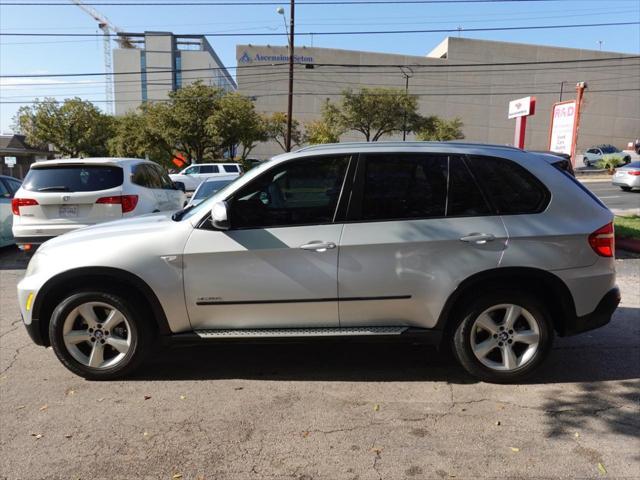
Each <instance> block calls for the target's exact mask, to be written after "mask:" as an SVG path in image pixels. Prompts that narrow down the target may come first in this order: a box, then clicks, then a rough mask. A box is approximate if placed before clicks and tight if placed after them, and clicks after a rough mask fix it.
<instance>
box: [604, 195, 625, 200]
mask: <svg viewBox="0 0 640 480" xmlns="http://www.w3.org/2000/svg"><path fill="white" fill-rule="evenodd" d="M620 197H622V195H614V196H612V197H598V198H599V199H600V200H605V199H607V198H620Z"/></svg>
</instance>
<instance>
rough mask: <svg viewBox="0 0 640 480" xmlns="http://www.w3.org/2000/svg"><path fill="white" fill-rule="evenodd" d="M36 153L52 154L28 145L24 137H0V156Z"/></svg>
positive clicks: (14, 135) (16, 135) (15, 135)
mask: <svg viewBox="0 0 640 480" xmlns="http://www.w3.org/2000/svg"><path fill="white" fill-rule="evenodd" d="M38 153H47V154H50V153H53V152H51V151H49V150H45V149H42V148H36V147H32V146H31V145H28V144H27V142H26V139H25V136H24V135H18V134H13V135H0V155H11V154H15V155H33V154H38Z"/></svg>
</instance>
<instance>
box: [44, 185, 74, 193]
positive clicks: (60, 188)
mask: <svg viewBox="0 0 640 480" xmlns="http://www.w3.org/2000/svg"><path fill="white" fill-rule="evenodd" d="M38 191H39V192H68V191H69V187H65V186H64V185H54V186H52V187H42V188H39V189H38Z"/></svg>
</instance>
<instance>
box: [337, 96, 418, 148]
mask: <svg viewBox="0 0 640 480" xmlns="http://www.w3.org/2000/svg"><path fill="white" fill-rule="evenodd" d="M326 108H327V109H328V110H329V111H331V112H332V114H333V115H335V116H336V119H338V120H339V123H340V124H341V126H342V127H343V128H344V129H345V130H355V131H356V132H360V133H362V134H363V135H364V137H365V139H366V141H367V142H376V141H378V140H379V139H380V137H382V136H383V135H389V134H391V133H393V132H398V131H402V129H403V127H404V124H405V118H406V119H407V125H408V127H410V124H411V123H413V122H414V121H415V120H416V119H418V118H419V115H418V113H417V109H418V101H417V99H416V97H413V96H410V95H407V94H406V93H405V92H404V91H402V90H397V89H393V88H363V89H362V90H360V92H353V91H351V90H345V91H344V92H343V98H342V100H341V102H340V103H339V104H338V105H334V104H328V105H327V107H326ZM408 129H410V128H408Z"/></svg>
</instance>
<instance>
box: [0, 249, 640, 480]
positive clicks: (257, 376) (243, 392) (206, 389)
mask: <svg viewBox="0 0 640 480" xmlns="http://www.w3.org/2000/svg"><path fill="white" fill-rule="evenodd" d="M617 266H618V270H619V283H620V286H621V288H622V291H623V303H622V304H621V306H620V308H619V309H618V311H617V312H616V314H615V317H614V320H613V322H612V323H611V324H609V325H608V326H606V327H604V328H602V329H600V330H597V331H594V332H590V333H587V334H583V335H581V336H577V337H573V338H567V339H559V340H558V341H557V342H556V346H555V348H554V350H553V352H552V354H551V357H550V359H549V361H548V362H547V363H546V365H545V366H544V367H543V368H542V370H541V371H540V372H539V374H538V375H537V376H536V377H534V378H532V379H531V381H530V382H529V383H527V384H523V385H516V386H499V385H491V384H485V383H478V382H476V381H474V380H473V379H472V378H470V377H469V376H467V375H466V374H465V373H464V372H463V371H462V369H461V368H460V367H458V366H457V365H456V364H455V363H454V362H453V361H452V360H451V359H449V358H448V357H447V356H446V355H443V354H440V353H438V352H436V351H435V350H432V349H429V348H426V347H418V346H402V345H375V344H369V345H366V344H365V345H352V344H347V345H341V344H330V345H322V344H315V345H287V346H282V345H279V346H278V345H263V346H255V345H254V346H239V345H235V346H224V347H222V346H216V347H213V346H212V347H206V348H197V349H178V350H172V351H163V352H160V353H158V354H157V355H156V356H155V357H154V358H153V359H151V360H150V361H149V362H148V363H147V364H146V365H144V367H143V368H142V370H140V371H139V373H138V374H137V375H136V376H135V377H134V378H131V379H128V380H126V381H118V382H88V381H85V380H83V379H81V378H79V377H76V376H74V375H72V374H71V373H70V372H68V371H67V370H66V369H64V367H62V365H61V364H59V363H58V361H57V360H56V359H55V356H54V354H53V351H52V350H50V349H45V348H42V347H37V346H35V345H34V344H33V343H31V341H30V339H29V338H28V336H27V333H26V331H25V329H24V327H23V326H22V325H21V320H20V316H19V312H18V308H17V305H16V298H15V288H14V287H15V284H16V282H17V281H18V279H19V278H20V276H21V275H22V274H23V270H22V269H23V268H24V261H23V260H22V259H21V258H20V257H19V256H17V255H16V254H15V253H14V252H13V251H12V250H11V251H10V250H6V249H5V250H4V251H2V252H0V287H1V289H0V478H3V479H5V478H6V479H34V478H51V479H54V478H55V479H58V478H60V479H121V478H123V479H124V478H127V479H132V478H145V479H162V478H166V479H172V478H176V479H177V478H183V479H214V478H215V479H225V478H242V479H244V478H257V479H263V478H294V479H356V478H358V479H381V478H385V479H387V478H388V479H398V478H407V479H412V478H416V479H418V478H436V479H439V478H445V479H446V478H493V477H495V478H497V477H500V478H504V477H512V478H556V477H572V478H578V477H579V478H604V477H608V478H638V477H639V476H640V453H639V452H640V415H639V413H640V412H639V400H640V380H639V378H640V291H639V289H638V285H639V284H640V259H637V258H629V259H625V260H618V262H617Z"/></svg>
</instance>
